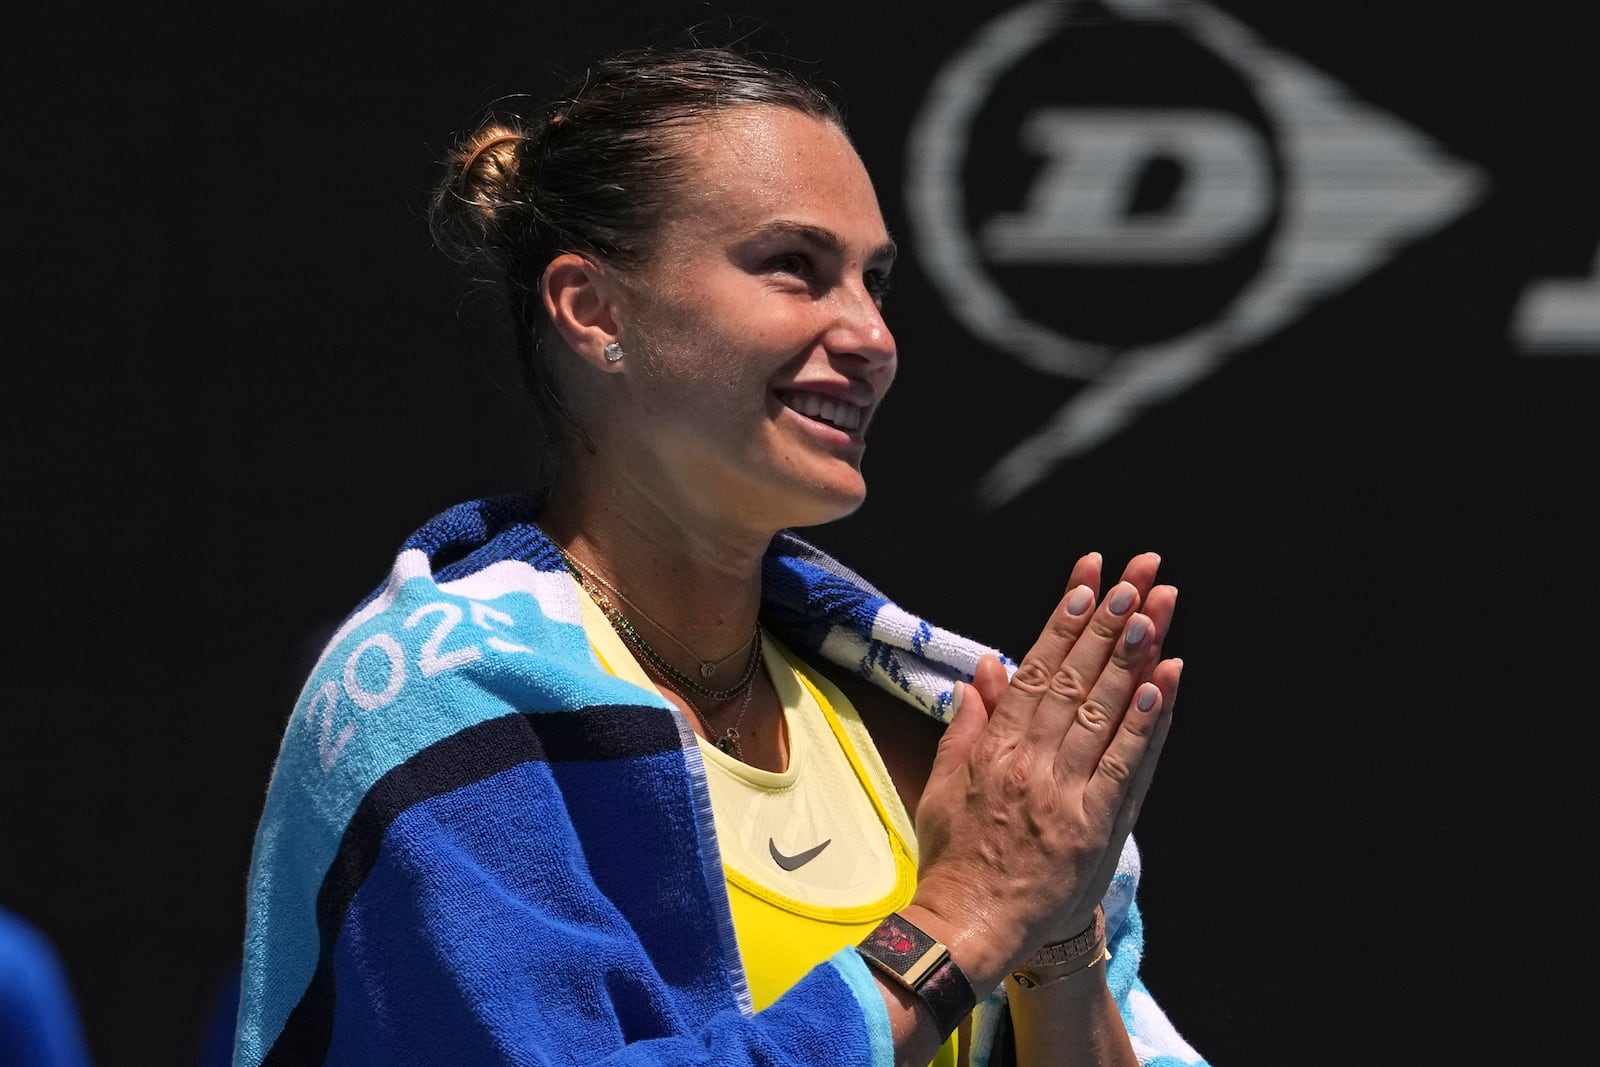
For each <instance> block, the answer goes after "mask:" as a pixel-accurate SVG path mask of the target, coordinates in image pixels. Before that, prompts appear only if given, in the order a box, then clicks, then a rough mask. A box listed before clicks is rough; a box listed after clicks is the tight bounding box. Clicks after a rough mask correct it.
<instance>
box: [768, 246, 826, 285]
mask: <svg viewBox="0 0 1600 1067" xmlns="http://www.w3.org/2000/svg"><path fill="white" fill-rule="evenodd" d="M767 269H768V270H770V271H776V272H777V273H779V274H792V275H794V276H795V277H796V278H804V279H806V280H807V281H810V280H811V279H812V278H813V277H815V275H816V271H815V270H814V269H813V267H812V264H811V258H810V257H809V256H806V255H804V254H802V253H799V252H785V253H784V254H783V255H781V256H773V257H772V258H771V259H769V260H767Z"/></svg>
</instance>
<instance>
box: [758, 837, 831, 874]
mask: <svg viewBox="0 0 1600 1067" xmlns="http://www.w3.org/2000/svg"><path fill="white" fill-rule="evenodd" d="M831 844H833V838H831V837H830V838H828V839H827V840H826V841H824V842H823V843H822V844H820V845H814V846H812V847H811V848H808V849H806V850H805V851H804V852H800V853H796V854H795V855H793V856H785V855H784V854H783V853H782V852H779V851H778V843H777V842H776V841H774V840H773V839H772V838H770V837H769V838H767V851H768V852H770V853H772V861H773V862H774V863H776V864H777V865H778V866H779V867H782V868H783V869H784V870H786V871H796V870H799V869H800V868H801V867H804V866H805V865H806V864H808V863H810V862H811V861H812V860H814V859H816V858H817V857H818V856H820V855H821V854H822V850H823V849H825V848H827V847H828V846H829V845H831Z"/></svg>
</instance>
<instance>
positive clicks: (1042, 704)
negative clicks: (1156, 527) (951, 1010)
mask: <svg viewBox="0 0 1600 1067" xmlns="http://www.w3.org/2000/svg"><path fill="white" fill-rule="evenodd" d="M1159 563H1160V559H1159V557H1157V556H1156V555H1154V554H1153V553H1147V554H1145V555H1141V556H1136V557H1135V558H1134V559H1133V560H1132V561H1130V562H1129V564H1128V566H1127V568H1126V569H1125V570H1124V571H1123V574H1122V579H1121V581H1119V582H1118V583H1117V584H1116V585H1115V586H1113V587H1112V588H1111V589H1110V590H1109V591H1108V593H1107V594H1106V596H1105V598H1104V599H1103V600H1099V598H1098V595H1097V591H1098V589H1099V586H1100V557H1099V555H1098V554H1090V555H1088V556H1085V557H1083V558H1082V559H1080V560H1079V561H1078V562H1077V564H1076V565H1075V566H1074V567H1073V569H1072V576H1071V579H1070V581H1069V582H1068V590H1067V595H1066V596H1065V597H1064V598H1063V599H1062V601H1061V604H1060V606H1059V607H1058V608H1057V610H1056V612H1055V614H1054V615H1052V616H1051V618H1050V621H1049V622H1048V623H1047V624H1046V625H1045V627H1044V630H1043V632H1042V633H1040V635H1039V639H1038V641H1037V642H1035V644H1034V646H1033V648H1032V649H1030V650H1029V652H1028V654H1027V655H1026V656H1025V657H1024V658H1023V660H1022V663H1021V665H1020V666H1019V667H1018V668H1017V670H1016V672H1015V674H1014V676H1013V677H1012V678H1011V679H1010V681H1009V682H1008V681H1007V679H1006V672H1005V668H1004V667H1003V666H1002V665H1001V664H1000V662H999V661H998V660H996V659H993V658H992V657H989V658H986V659H985V660H984V661H983V662H982V663H980V664H979V666H978V671H977V674H976V676H975V678H974V685H971V686H963V687H961V690H960V700H961V704H960V708H959V710H958V712H957V714H956V716H955V718H954V720H952V722H951V723H950V726H949V727H948V728H947V729H946V731H945V734H944V737H943V738H942V740H941V741H940V743H939V752H938V755H937V756H936V757H935V759H934V764H933V770H932V772H931V773H930V775H929V778H928V784H927V787H926V788H925V789H924V791H923V794H922V800H921V803H920V804H919V805H918V807H917V813H916V822H917V840H918V848H919V851H920V854H921V868H922V870H921V873H920V875H919V884H918V889H917V895H916V897H915V899H914V900H913V902H912V904H911V905H910V908H911V909H917V910H919V911H920V912H922V913H923V916H924V917H927V916H931V919H929V921H930V923H931V924H932V925H933V926H934V927H935V928H936V930H937V931H939V932H938V933H935V936H940V937H941V939H945V938H948V940H946V944H948V945H949V946H950V949H951V951H952V953H953V954H955V956H956V958H957V961H958V962H960V963H961V965H962V967H963V969H965V970H966V971H967V973H968V976H969V978H971V979H972V980H973V982H974V983H975V984H979V985H982V986H983V987H984V988H983V989H980V990H979V994H980V996H981V995H983V992H984V990H985V989H987V988H992V986H993V985H994V984H998V982H999V981H1000V978H1001V977H1002V976H1003V975H1004V973H1005V972H1006V970H1007V969H1008V968H1009V967H1010V966H1012V965H1013V964H1015V963H1016V962H1017V961H1019V960H1021V959H1022V958H1023V957H1025V956H1026V955H1028V954H1029V953H1030V952H1032V951H1033V950H1034V949H1036V948H1037V947H1039V946H1040V945H1042V944H1046V943H1048V942H1052V941H1059V940H1062V939H1064V938H1067V937H1070V936H1071V935H1073V934H1075V933H1077V932H1078V931H1079V930H1082V929H1083V928H1085V927H1086V926H1088V925H1089V923H1090V922H1091V921H1092V919H1093V915H1094V908H1095V905H1096V904H1098V903H1099V902H1100V899H1101V897H1102V896H1104V894H1105V892H1106V889H1107V887H1108V886H1109V885H1110V882H1111V876H1112V874H1113V873H1114V872H1115V870H1116V864H1117V858H1118V856H1119V855H1120V854H1121V851H1122V846H1123V842H1124V841H1126V839H1127V837H1128V834H1129V833H1130V832H1131V831H1132V829H1133V824H1134V822H1135V820H1136V819H1137V818H1138V814H1139V807H1140V804H1141V803H1142V801H1143V800H1144V796H1145V792H1146V790H1148V788H1149V785H1150V779H1151V776H1152V775H1153V774H1154V772H1155V766H1156V760H1157V757H1158V756H1159V754H1160V751H1161V745H1162V742H1163V740H1164V739H1165V737H1166V733H1167V728H1168V724H1169V723H1170V721H1171V715H1172V706H1173V702H1174V700H1175V698H1176V696H1177V690H1178V676H1179V674H1180V672H1181V670H1182V666H1183V665H1182V661H1180V660H1162V659H1161V658H1160V650H1161V641H1162V639H1163V638H1164V636H1165V635H1166V632H1167V628H1168V625H1169V624H1170V622H1171V620H1172V613H1173V608H1174V606H1175V604H1176V600H1177V590H1176V589H1174V588H1173V587H1172V586H1167V585H1154V584H1153V583H1154V581H1155V574H1156V568H1157V565H1158V564H1159ZM1097 601H1098V602H1097ZM908 918H911V919H912V921H913V922H916V921H917V917H916V916H915V915H914V914H913V913H912V912H910V911H908ZM930 932H934V931H930Z"/></svg>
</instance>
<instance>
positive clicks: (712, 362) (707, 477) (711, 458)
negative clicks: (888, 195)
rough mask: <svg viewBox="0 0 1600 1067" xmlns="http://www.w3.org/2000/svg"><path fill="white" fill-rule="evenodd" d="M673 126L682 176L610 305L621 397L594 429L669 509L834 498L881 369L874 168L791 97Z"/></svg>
mask: <svg viewBox="0 0 1600 1067" xmlns="http://www.w3.org/2000/svg"><path fill="white" fill-rule="evenodd" d="M686 136H687V138H688V140H687V144H686V145H685V146H684V158H686V159H689V160H691V161H692V163H691V170H690V173H689V175H688V180H687V181H686V183H685V187H684V191H683V193H682V194H681V196H680V197H679V199H678V201H677V203H676V209H675V211H674V212H673V213H672V216H671V218H670V219H669V220H668V221H667V223H666V225H665V227H664V230H663V232H662V235H661V240H660V243H659V246H658V249H657V251H656V253H655V254H654V255H653V256H652V257H651V260H650V262H649V263H648V264H647V266H646V267H645V268H643V269H642V270H641V271H639V272H637V273H636V274H634V275H632V276H631V279H630V281H629V283H628V286H627V290H626V296H625V297H624V303H623V306H622V307H621V309H620V313H619V316H618V321H619V330H620V336H621V344H622V347H623V350H624V352H625V353H626V354H627V355H626V357H625V361H626V371H625V373H624V374H622V375H621V376H620V377H621V378H622V379H623V381H622V382H620V383H617V384H618V385H619V386H620V387H621V389H622V391H623V392H624V393H625V394H626V396H625V398H624V402H623V403H621V404H617V405H613V406H612V407H611V409H610V413H609V414H608V415H606V416H605V417H606V418H607V421H611V422H613V429H620V431H621V432H620V433H614V434H608V435H607V436H608V438H610V439H611V440H612V441H613V442H616V443H617V444H618V445H619V446H621V447H622V448H625V449H627V450H628V452H629V455H628V458H627V462H628V463H630V464H631V465H632V467H633V477H634V478H635V479H636V480H637V481H639V483H640V484H646V482H645V480H646V479H648V483H647V488H648V490H649V491H651V492H654V493H660V494H671V495H672V496H671V498H670V499H664V500H663V501H662V504H663V506H665V507H670V508H673V509H676V510H677V511H679V512H680V513H681V511H682V509H684V508H690V509H702V510H704V511H706V513H707V517H709V518H712V519H714V520H718V521H724V522H726V521H734V522H738V523H741V524H742V525H745V526H748V527H750V528H762V527H771V528H772V529H777V528H781V527H784V526H806V525H812V524H815V523H819V522H826V521H829V520H831V519H835V518H838V517H840V516H842V515H847V514H849V513H850V512H851V511H853V510H855V508H856V507H858V506H859V505H860V503H861V500H862V498H863V497H864V496H865V493H866V485H865V482H864V481H863V480H862V476H861V457H862V452H863V450H864V448H865V443H864V437H865V433H866V429H867V425H868V423H869V422H870V421H871V419H872V415H873V413H874V412H875V411H876V410H877V407H878V404H879V403H880V402H881V401H882V400H883V396H884V393H886V392H887V391H888V389H889V384H890V382H892V381H893V380H894V372H895V346H894V338H893V337H892V336H890V333H889V329H888V327H887V326H886V325H885V324H884V321H883V317H882V314H881V311H880V307H879V305H880V304H881V302H882V296H883V292H884V289H885V288H886V285H887V281H888V273H889V268H890V266H891V265H892V262H893V259H894V246H893V243H892V242H891V241H890V239H889V235H888V232H887V231H886V230H885V228H884V224H883V217H882V215H881V214H880V213H879V210H878V202H877V197H876V195H875V194H874V192H873V189H872V183H871V181H870V180H869V179H868V178H867V174H866V170H865V169H864V168H863V167H862V164H861V160H860V158H859V157H858V156H857V155H856V152H855V149H854V148H852V147H851V145H850V143H849V142H848V141H847V140H846V138H845V136H844V134H843V132H841V131H840V130H839V129H838V128H837V127H836V126H834V125H832V124H831V123H828V122H824V121H821V120H818V119H814V118H810V117H808V116H806V115H802V114H800V113H798V112H795V111H790V110H787V109H782V108H774V107H746V108H738V109H733V110H729V111H725V112H721V113H718V114H715V115H713V116H712V117H710V118H708V119H705V120H703V121H700V122H698V123H696V124H695V125H694V126H692V127H691V128H690V129H689V130H688V131H686ZM618 420H620V426H618V425H616V422H617V421H618Z"/></svg>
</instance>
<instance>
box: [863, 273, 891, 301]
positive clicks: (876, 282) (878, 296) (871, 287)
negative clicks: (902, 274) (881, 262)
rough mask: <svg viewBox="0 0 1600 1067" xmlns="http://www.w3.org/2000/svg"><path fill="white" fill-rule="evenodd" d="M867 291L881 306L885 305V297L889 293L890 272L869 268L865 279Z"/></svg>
mask: <svg viewBox="0 0 1600 1067" xmlns="http://www.w3.org/2000/svg"><path fill="white" fill-rule="evenodd" d="M863 281H864V282H865V284H866V287H867V292H868V293H870V294H871V295H872V299H873V300H874V301H876V302H877V305H878V306H879V307H882V306H883V301H884V298H885V297H887V296H888V295H889V272H888V271H886V270H869V271H867V274H866V277H865V278H864V279H863Z"/></svg>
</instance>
